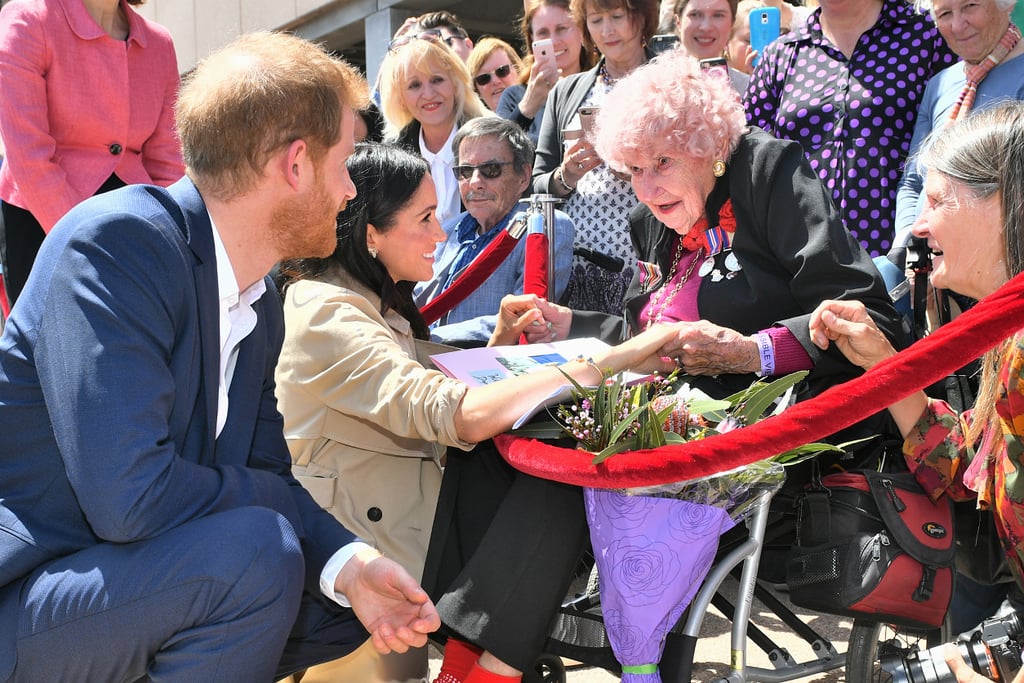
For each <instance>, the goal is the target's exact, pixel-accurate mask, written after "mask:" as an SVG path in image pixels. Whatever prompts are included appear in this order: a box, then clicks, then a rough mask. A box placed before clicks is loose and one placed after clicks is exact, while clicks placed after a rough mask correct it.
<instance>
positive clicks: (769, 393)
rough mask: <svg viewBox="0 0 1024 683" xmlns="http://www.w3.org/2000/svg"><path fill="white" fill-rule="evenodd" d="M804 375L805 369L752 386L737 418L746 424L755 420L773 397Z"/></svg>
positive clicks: (781, 393) (782, 392)
mask: <svg viewBox="0 0 1024 683" xmlns="http://www.w3.org/2000/svg"><path fill="white" fill-rule="evenodd" d="M806 376H807V371H806V370H802V371H800V372H794V373H791V374H789V375H786V376H784V377H780V378H778V379H776V380H774V381H772V382H769V383H768V384H765V385H763V386H760V387H757V388H753V391H752V392H751V394H750V396H748V397H747V399H746V401H745V402H744V405H743V410H742V411H741V412H742V414H741V415H740V416H738V417H739V419H740V420H742V421H743V424H748V425H749V424H753V423H755V422H757V421H758V420H760V419H761V416H762V415H764V411H766V410H767V409H768V406H770V405H771V404H772V402H773V401H774V400H775V399H777V398H778V397H779V396H782V395H783V394H784V393H786V390H787V389H789V388H790V387H791V386H793V385H795V384H797V383H798V382H800V380H802V379H803V378H804V377H806Z"/></svg>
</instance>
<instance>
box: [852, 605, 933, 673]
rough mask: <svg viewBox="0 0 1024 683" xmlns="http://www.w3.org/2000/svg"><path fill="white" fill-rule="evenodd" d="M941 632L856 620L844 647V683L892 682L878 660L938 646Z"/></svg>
mask: <svg viewBox="0 0 1024 683" xmlns="http://www.w3.org/2000/svg"><path fill="white" fill-rule="evenodd" d="M944 632H945V629H932V630H927V631H920V630H913V629H905V628H899V627H896V626H892V625H890V624H883V623H880V622H877V621H871V620H869V619H856V620H855V621H854V622H853V628H852V629H851V630H850V644H849V647H848V648H847V650H846V683H869V682H880V683H892V681H893V676H892V675H891V674H889V673H888V672H886V671H884V670H883V669H882V667H881V665H880V662H881V661H882V659H884V658H891V657H900V658H903V657H907V656H908V655H911V654H913V653H915V652H918V651H920V650H924V649H927V648H930V647H934V646H936V645H940V644H942V643H944V642H945V641H946V640H947V638H946V637H945V636H944Z"/></svg>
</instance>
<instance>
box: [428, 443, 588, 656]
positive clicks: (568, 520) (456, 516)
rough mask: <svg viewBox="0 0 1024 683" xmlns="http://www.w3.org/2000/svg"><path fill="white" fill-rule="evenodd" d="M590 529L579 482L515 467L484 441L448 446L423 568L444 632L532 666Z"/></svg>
mask: <svg viewBox="0 0 1024 683" xmlns="http://www.w3.org/2000/svg"><path fill="white" fill-rule="evenodd" d="M587 539H588V531H587V521H586V513H585V511H584V508H583V492H582V489H580V488H579V487H576V486H568V485H565V484H559V483H556V482H552V481H549V480H546V479H538V478H536V477H531V476H529V475H526V474H522V473H521V472H518V471H517V470H515V469H513V468H512V467H510V466H509V465H508V464H507V463H506V462H505V461H504V460H503V459H502V457H501V455H500V454H499V453H498V452H497V451H496V450H495V448H494V445H493V443H492V442H490V441H486V442H482V443H481V444H479V445H478V446H477V447H476V449H475V450H473V451H470V452H468V453H463V452H461V451H454V450H449V451H448V460H447V464H446V466H445V473H444V480H443V482H442V484H441V494H440V500H439V501H438V509H437V514H436V516H435V518H434V527H433V530H432V533H431V537H430V547H429V549H428V551H427V559H426V566H425V568H424V574H423V586H424V588H426V590H427V592H428V593H429V594H430V596H431V598H432V599H433V600H434V602H435V603H437V608H438V612H439V613H440V614H441V621H442V623H443V627H442V633H443V634H444V635H451V636H454V637H457V638H459V639H460V640H465V641H468V642H470V643H473V644H475V645H477V646H479V647H482V648H483V649H485V650H487V651H489V652H491V654H493V655H495V656H496V657H498V658H499V659H501V660H502V661H503V662H505V663H506V664H509V665H511V666H513V667H515V668H517V669H519V670H520V671H526V670H529V669H530V668H531V667H532V666H533V663H534V662H535V661H536V659H537V657H538V656H539V655H540V654H541V653H542V652H543V648H544V642H545V640H546V639H547V635H548V632H549V630H550V626H551V623H552V620H553V619H554V617H555V615H556V614H557V612H558V609H559V607H560V606H561V604H562V602H563V600H564V599H565V596H566V592H567V591H568V589H569V585H570V583H571V582H572V579H573V577H574V573H575V570H576V568H577V566H578V563H579V559H580V555H581V554H582V552H583V549H584V548H585V547H586V542H587Z"/></svg>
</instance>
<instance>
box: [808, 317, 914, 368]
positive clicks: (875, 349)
mask: <svg viewBox="0 0 1024 683" xmlns="http://www.w3.org/2000/svg"><path fill="white" fill-rule="evenodd" d="M808 328H809V330H810V333H811V342H813V343H814V345H815V346H817V347H818V348H821V349H827V348H828V346H829V343H833V344H835V345H836V348H838V349H839V350H840V351H842V353H843V355H844V356H846V358H847V360H849V361H850V362H851V363H853V364H854V365H856V366H858V367H861V368H864V369H865V370H870V369H871V368H873V367H874V366H875V365H877V364H878V363H880V362H882V361H883V360H885V359H886V358H888V357H889V356H893V355H895V354H896V349H894V348H893V347H892V344H890V343H889V340H888V339H886V337H885V335H884V334H882V331H881V330H879V329H878V326H877V325H875V321H874V320H872V319H871V316H870V315H868V311H867V308H865V306H864V304H863V303H862V302H860V301H831V300H830V301H823V302H821V303H820V304H819V305H818V307H817V308H816V309H814V312H813V313H811V321H810V323H809V324H808Z"/></svg>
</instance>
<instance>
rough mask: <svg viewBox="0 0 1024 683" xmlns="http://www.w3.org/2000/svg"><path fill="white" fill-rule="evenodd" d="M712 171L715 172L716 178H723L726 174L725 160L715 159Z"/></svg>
mask: <svg viewBox="0 0 1024 683" xmlns="http://www.w3.org/2000/svg"><path fill="white" fill-rule="evenodd" d="M711 172H712V173H714V174H715V177H716V178H721V177H722V176H724V175H725V162H724V161H722V160H721V159H718V160H717V161H715V163H713V164H711Z"/></svg>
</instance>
